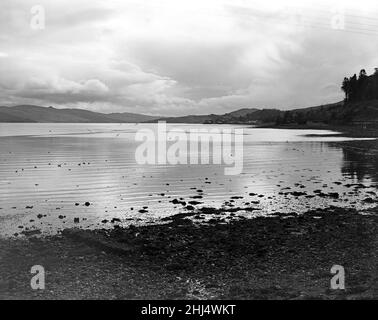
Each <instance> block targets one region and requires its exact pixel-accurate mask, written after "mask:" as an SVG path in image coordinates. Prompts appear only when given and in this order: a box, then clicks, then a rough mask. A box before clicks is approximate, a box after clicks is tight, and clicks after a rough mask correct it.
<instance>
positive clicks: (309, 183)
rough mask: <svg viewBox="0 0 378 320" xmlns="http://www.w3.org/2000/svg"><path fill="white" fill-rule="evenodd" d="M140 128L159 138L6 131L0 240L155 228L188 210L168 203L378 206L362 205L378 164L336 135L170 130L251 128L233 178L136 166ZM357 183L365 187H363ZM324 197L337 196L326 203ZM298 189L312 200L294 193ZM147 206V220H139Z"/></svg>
mask: <svg viewBox="0 0 378 320" xmlns="http://www.w3.org/2000/svg"><path fill="white" fill-rule="evenodd" d="M141 128H150V129H153V130H156V125H155V124H4V123H2V124H0V208H1V209H0V222H1V223H0V234H1V235H12V234H14V233H16V232H17V233H20V232H21V231H23V230H26V229H28V228H31V229H33V228H38V229H41V230H42V231H43V232H46V233H51V232H52V233H54V232H56V231H57V230H59V229H62V228H64V227H71V226H74V225H75V226H82V227H93V228H96V227H111V226H112V225H113V224H112V223H110V222H108V223H102V222H101V221H102V220H104V219H107V220H111V219H112V218H119V219H120V220H121V222H117V224H124V225H127V224H145V223H154V222H156V221H159V219H160V218H162V217H166V216H169V215H172V214H175V213H179V212H183V211H185V209H184V208H183V206H182V205H180V204H173V203H172V202H170V201H172V200H173V199H176V198H177V199H179V198H182V199H183V201H186V202H188V201H198V202H201V203H200V204H198V205H196V206H197V207H201V206H215V207H220V206H222V205H225V201H230V200H231V203H230V204H231V205H234V206H240V207H251V206H252V207H254V208H256V209H257V210H256V211H253V212H252V213H251V212H243V211H241V212H239V213H238V214H243V215H246V216H253V215H260V214H264V215H265V214H274V213H275V212H299V213H300V212H305V211H307V210H308V209H310V208H318V207H327V206H329V205H335V206H347V207H356V208H359V209H360V208H362V209H363V208H367V207H369V206H372V204H368V203H364V202H362V201H361V200H363V199H365V198H367V197H373V198H375V195H374V194H373V193H375V191H376V188H377V183H378V181H377V176H376V172H377V168H378V166H376V161H375V160H374V158H373V161H371V160H369V159H370V158H366V157H361V156H360V155H359V154H357V153H356V152H355V150H353V148H347V147H346V146H345V144H340V142H343V141H348V140H353V139H349V138H345V137H342V136H334V137H330V136H328V135H329V134H330V133H333V132H330V131H319V130H278V129H257V128H251V127H246V126H229V125H224V126H219V125H182V124H180V125H172V124H170V125H169V128H179V129H183V130H184V131H186V132H187V131H188V130H190V129H191V128H197V129H198V128H202V129H211V128H243V130H244V132H243V138H244V158H243V171H242V174H240V175H235V176H226V175H224V165H212V164H210V165H169V164H166V165H138V164H137V163H136V161H135V150H136V147H137V146H138V144H140V143H138V142H136V141H135V140H134V137H135V133H136V131H137V130H139V129H141ZM361 143H364V141H361ZM356 183H360V184H363V185H364V187H363V188H358V189H356V188H355V187H354V186H352V184H356ZM288 188H290V189H288ZM198 190H202V191H203V192H198ZM316 190H321V192H322V193H323V194H328V193H338V194H339V198H337V199H334V198H330V197H324V196H323V197H322V196H318V194H317V193H316V192H315V193H314V191H316ZM294 191H297V192H304V193H306V195H307V196H308V197H306V196H304V195H302V196H295V195H291V194H288V193H290V192H294ZM250 193H255V194H256V195H249V194H250ZM201 196H202V198H201ZM192 197H194V198H192ZM232 197H235V198H234V199H231V198H232ZM240 197H243V198H240ZM85 202H90V206H85V205H84V204H85ZM246 202H247V204H245V203H246ZM77 204H78V205H77ZM226 205H227V204H226ZM143 207H148V208H145V209H146V210H145V211H147V212H142V213H140V212H139V210H141V209H143ZM41 215H42V216H41ZM74 218H79V219H80V223H79V224H77V223H76V224H75V223H74Z"/></svg>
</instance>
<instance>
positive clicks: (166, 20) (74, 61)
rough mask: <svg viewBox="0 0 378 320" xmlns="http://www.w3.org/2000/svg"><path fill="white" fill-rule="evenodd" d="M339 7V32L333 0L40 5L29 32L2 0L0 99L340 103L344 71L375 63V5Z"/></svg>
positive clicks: (163, 110) (24, 17)
mask: <svg viewBox="0 0 378 320" xmlns="http://www.w3.org/2000/svg"><path fill="white" fill-rule="evenodd" d="M342 3H343V5H344V7H343V8H342V9H343V12H344V14H345V16H344V18H345V22H346V24H345V29H344V30H335V29H332V25H331V22H332V17H333V16H334V15H335V14H337V10H338V8H339V6H340V3H339V2H337V1H336V0H334V1H333V2H332V1H331V3H329V2H326V1H324V2H321V3H319V1H307V2H306V3H305V4H304V3H303V1H299V0H298V1H296V0H286V1H274V0H266V1H264V2H261V1H253V0H251V1H248V2H246V1H242V0H240V1H237V0H236V1H229V0H207V1H203V0H202V1H200V0H192V1H186V0H183V1H179V2H178V1H175V0H160V1H148V0H146V1H143V2H140V1H135V0H127V1H120V0H114V1H107V2H105V1H101V0H82V1H80V2H75V1H73V0H68V1H67V0H65V1H63V0H56V1H54V2H51V1H47V0H41V1H40V4H41V5H42V6H44V7H45V12H46V28H45V29H43V30H40V31H36V30H33V29H31V28H30V19H31V13H30V8H31V7H32V6H33V5H34V4H35V3H34V2H33V1H31V0H19V1H17V2H14V1H10V0H4V4H2V11H1V12H0V104H1V105H5V104H8V105H11V104H19V103H33V104H39V105H45V106H48V105H54V106H56V107H80V108H85V109H89V110H96V111H104V112H112V111H117V112H122V111H125V112H143V113H148V114H163V115H181V114H200V113H224V112H229V111H232V110H234V109H237V108H240V107H278V108H283V109H288V108H293V107H302V106H310V105H317V104H322V103H327V102H334V101H338V100H340V99H342V92H341V91H340V89H339V88H340V81H341V80H342V79H343V77H344V76H346V75H350V74H353V73H355V72H358V71H359V69H361V68H366V69H367V70H373V68H374V67H376V66H378V57H377V56H376V54H375V51H376V47H377V45H378V37H377V34H378V27H377V28H375V27H372V26H369V24H371V19H370V20H369V17H374V15H375V14H376V13H377V12H378V10H377V5H376V4H375V2H372V1H368V0H362V1H359V2H358V4H356V3H355V2H348V1H347V2H342ZM335 10H336V11H335ZM335 12H336V13H335ZM369 21H370V23H368V22H369Z"/></svg>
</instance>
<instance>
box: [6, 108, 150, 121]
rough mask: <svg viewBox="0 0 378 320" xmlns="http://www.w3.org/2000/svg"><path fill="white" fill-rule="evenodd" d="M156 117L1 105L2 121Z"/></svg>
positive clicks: (134, 119) (104, 119) (137, 119)
mask: <svg viewBox="0 0 378 320" xmlns="http://www.w3.org/2000/svg"><path fill="white" fill-rule="evenodd" d="M156 118H157V117H153V116H147V115H143V114H136V113H111V114H104V113H99V112H93V111H88V110H82V109H56V108H53V107H48V108H46V107H39V106H33V105H21V106H15V107H0V122H45V123H46V122H62V123H64V122H67V123H133V122H146V121H150V120H153V119H156Z"/></svg>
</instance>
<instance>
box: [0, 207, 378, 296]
mask: <svg viewBox="0 0 378 320" xmlns="http://www.w3.org/2000/svg"><path fill="white" fill-rule="evenodd" d="M213 213H214V212H212V214H213ZM222 215H223V214H222V212H219V211H218V212H217V218H215V219H213V220H211V221H210V223H208V224H198V223H196V222H195V221H196V219H198V216H197V218H196V216H193V214H190V216H187V215H183V214H181V215H176V216H174V217H173V218H172V219H171V220H170V221H167V222H166V224H163V225H153V226H144V227H132V228H127V229H121V228H115V229H112V230H107V231H106V230H96V231H89V230H80V229H71V230H66V231H64V232H63V233H62V234H61V235H58V236H52V237H46V238H41V239H38V238H34V237H30V238H29V239H17V240H15V239H12V240H10V239H7V240H1V241H0V254H1V264H0V274H1V280H0V297H1V298H3V299H4V298H6V299H12V298H32V299H62V298H67V299H92V298H103V299H144V298H149V299H312V298H316V299H357V298H364V299H370V298H378V282H377V277H378V269H377V267H378V265H377V262H378V260H377V254H378V252H377V251H378V250H377V248H378V246H377V245H378V236H377V235H378V224H377V222H378V211H377V210H376V209H372V210H371V211H370V214H369V215H360V214H358V213H357V212H355V211H353V210H343V209H336V208H329V209H327V210H315V211H311V212H308V213H306V214H304V215H301V216H297V215H295V214H293V215H277V216H275V217H271V218H256V219H253V220H247V219H243V218H242V217H238V216H237V215H235V216H234V219H233V220H232V221H231V222H230V223H229V224H224V223H222ZM192 218H194V219H192ZM192 221H194V222H192ZM36 264H39V265H42V266H44V267H45V269H46V289H45V290H43V291H34V290H31V289H30V278H31V276H32V275H31V274H30V268H31V266H32V265H36ZM335 264H338V265H342V266H344V268H345V273H346V290H343V291H334V290H330V279H331V277H332V275H331V273H330V269H331V267H332V266H333V265H335Z"/></svg>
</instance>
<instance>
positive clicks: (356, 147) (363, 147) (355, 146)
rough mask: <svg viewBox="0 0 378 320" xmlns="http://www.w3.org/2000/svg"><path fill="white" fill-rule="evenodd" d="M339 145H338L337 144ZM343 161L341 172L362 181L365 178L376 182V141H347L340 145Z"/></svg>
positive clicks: (377, 157)
mask: <svg viewBox="0 0 378 320" xmlns="http://www.w3.org/2000/svg"><path fill="white" fill-rule="evenodd" d="M339 147H340V146H339ZM341 148H342V151H343V155H344V161H343V166H342V169H341V170H342V172H343V174H345V175H348V176H350V177H351V178H353V179H356V180H357V181H359V182H363V181H364V180H365V179H370V180H372V181H373V182H374V183H375V184H377V183H378V143H377V141H364V142H361V141H358V143H356V142H355V141H354V142H349V143H348V144H342V146H341Z"/></svg>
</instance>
